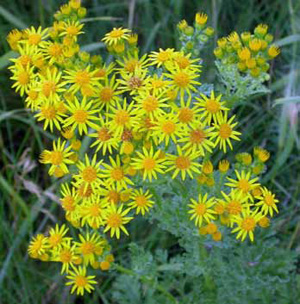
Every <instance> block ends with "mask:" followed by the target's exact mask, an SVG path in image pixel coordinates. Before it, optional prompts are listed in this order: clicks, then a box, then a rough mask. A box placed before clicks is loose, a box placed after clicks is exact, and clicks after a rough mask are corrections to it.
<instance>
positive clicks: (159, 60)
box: [149, 48, 174, 68]
mask: <svg viewBox="0 0 300 304" xmlns="http://www.w3.org/2000/svg"><path fill="white" fill-rule="evenodd" d="M173 54H174V49H169V48H168V49H166V50H163V49H161V48H160V49H159V52H151V54H150V55H149V58H150V60H151V61H152V64H155V65H156V66H157V67H158V68H159V67H160V66H161V65H163V64H165V63H166V62H168V61H170V60H171V59H172V57H173Z"/></svg>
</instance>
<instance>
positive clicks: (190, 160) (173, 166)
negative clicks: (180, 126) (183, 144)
mask: <svg viewBox="0 0 300 304" xmlns="http://www.w3.org/2000/svg"><path fill="white" fill-rule="evenodd" d="M177 153H178V154H177V155H171V154H168V155H167V156H166V161H165V162H164V164H165V165H167V166H170V167H169V168H168V169H167V170H166V172H169V171H174V173H173V175H172V178H173V179H174V178H175V177H176V176H177V175H178V174H179V173H181V178H182V180H185V178H186V174H188V175H189V176H190V178H192V179H193V172H194V173H197V174H200V170H199V168H200V167H201V165H200V164H199V163H198V162H195V161H194V160H195V159H197V158H198V157H199V154H198V153H193V152H190V151H185V152H182V150H181V148H180V146H177Z"/></svg>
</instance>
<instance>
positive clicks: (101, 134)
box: [7, 0, 277, 294]
mask: <svg viewBox="0 0 300 304" xmlns="http://www.w3.org/2000/svg"><path fill="white" fill-rule="evenodd" d="M85 14H86V10H85V9H84V8H83V7H81V4H80V1H78V0H71V1H70V2H69V3H68V4H66V5H63V6H62V7H61V8H60V11H58V12H57V13H56V14H55V19H56V21H55V22H54V23H53V25H52V27H50V28H46V29H42V28H41V27H39V28H38V29H35V28H34V27H31V28H29V29H25V30H23V31H18V30H13V31H12V32H11V33H10V34H9V35H8V38H7V40H8V42H9V44H10V46H11V48H12V49H13V50H15V51H16V52H18V54H19V56H18V57H17V58H15V59H12V60H11V61H12V62H13V65H12V66H11V67H10V71H11V72H12V77H11V79H12V80H13V81H14V84H13V88H15V90H16V92H18V93H19V94H20V96H24V98H25V106H26V107H27V108H28V109H30V110H31V111H32V112H33V113H35V114H34V115H35V117H36V118H37V121H38V122H40V123H41V124H43V127H44V129H45V130H50V132H52V133H54V134H55V135H57V137H58V139H57V140H54V141H53V143H52V145H51V147H49V148H48V149H46V150H44V151H43V152H42V153H41V156H40V162H41V163H43V164H46V165H47V166H48V168H49V175H51V176H53V177H56V178H63V177H64V178H63V181H64V182H63V183H62V184H61V191H60V193H61V196H60V201H61V207H62V208H63V209H64V211H65V217H66V220H67V221H68V222H69V224H70V225H72V226H73V227H74V228H76V229H77V230H79V232H78V235H77V236H74V237H70V236H66V234H67V232H68V228H66V226H65V225H62V226H61V227H59V226H56V227H55V228H51V229H50V230H49V232H48V233H47V235H42V234H38V235H37V236H36V237H34V238H33V239H32V241H31V243H30V245H29V249H28V251H29V254H30V256H31V257H33V258H38V259H40V260H43V261H57V262H60V263H61V265H62V273H65V274H66V276H67V279H69V282H68V283H67V285H73V288H72V290H71V291H72V292H74V291H77V293H78V294H83V293H84V291H85V290H86V291H88V292H90V291H91V290H92V289H93V286H92V285H94V284H96V283H97V282H96V281H95V280H94V278H95V276H90V275H88V274H87V269H88V266H91V267H92V268H94V269H102V270H107V269H109V267H110V263H111V262H113V256H112V255H111V254H110V246H109V245H108V242H107V240H106V237H105V234H106V233H108V234H109V236H110V237H111V238H113V237H116V238H117V239H119V238H120V236H121V234H125V235H128V230H127V227H128V226H127V225H128V224H129V223H130V222H131V221H132V220H133V219H134V217H135V216H138V215H142V216H144V215H145V214H146V213H148V212H149V211H150V209H151V208H153V207H155V201H154V200H153V197H154V195H153V188H151V183H152V181H154V180H157V179H161V180H162V181H167V180H168V179H170V180H172V179H178V180H181V181H184V182H189V181H194V182H195V183H196V184H197V185H198V186H199V187H198V189H199V193H200V194H199V197H198V200H197V201H196V200H195V199H191V201H192V204H191V205H189V207H190V211H189V213H191V214H192V215H191V220H195V224H196V225H197V226H198V227H199V228H200V233H201V234H212V235H213V239H214V240H216V241H219V240H221V238H222V235H221V232H220V231H219V230H218V226H217V223H221V224H222V225H225V226H226V225H228V226H229V227H230V228H231V229H233V232H238V235H237V237H238V238H239V237H241V238H242V239H243V240H244V239H245V237H246V236H247V234H249V237H250V239H251V240H253V231H254V229H255V226H256V224H257V223H259V225H260V226H262V227H266V226H268V222H269V220H268V218H267V216H268V215H270V216H272V215H273V210H275V211H276V212H277V207H276V205H275V204H276V203H277V200H276V199H275V198H274V195H273V194H272V193H271V192H270V191H269V190H267V189H266V188H264V187H261V186H260V185H259V183H258V177H256V175H257V174H259V173H260V172H261V171H262V170H263V168H264V165H263V163H264V162H265V161H266V160H267V159H268V157H269V156H268V153H267V152H266V151H265V150H263V149H260V148H257V149H256V150H255V153H254V158H255V161H252V156H251V155H250V156H249V155H247V154H246V153H244V154H240V155H238V161H239V164H238V165H237V167H236V171H235V172H236V173H235V174H236V177H235V178H230V177H229V173H232V171H230V170H229V162H228V161H226V160H223V161H221V162H220V163H219V169H218V170H217V171H215V172H214V170H213V165H212V162H211V161H210V159H211V157H212V155H213V153H214V152H215V151H217V150H221V151H223V152H225V153H226V152H227V151H228V149H233V142H234V141H237V140H240V138H239V137H240V135H241V133H240V132H238V131H237V130H236V128H237V122H236V120H235V116H231V115H230V114H229V111H230V108H229V107H228V105H227V102H226V100H223V98H222V95H221V94H216V93H215V92H214V91H213V90H212V91H211V92H209V94H204V92H202V91H201V84H200V82H199V77H200V73H201V65H200V61H199V58H194V57H193V56H192V54H191V53H189V52H187V50H185V49H183V50H181V51H176V50H175V49H173V48H168V49H159V50H158V51H157V52H152V53H151V54H145V55H142V56H141V55H140V54H139V49H138V47H137V40H138V36H137V35H136V34H134V33H132V31H131V30H128V29H124V28H121V27H120V28H114V29H113V30H112V31H110V32H109V33H107V34H106V35H105V37H104V38H103V39H102V40H103V42H104V43H105V44H106V46H107V50H108V52H109V53H110V54H111V55H113V56H114V60H113V61H112V62H110V63H104V62H103V59H102V57H101V56H100V55H91V54H89V53H87V52H83V51H81V50H80V46H79V44H78V36H79V35H80V34H82V33H83V26H84V25H83V23H82V22H80V20H81V19H82V18H83V17H84V16H85ZM206 20H207V16H206V15H205V14H202V13H198V14H197V15H196V30H197V31H201V30H203V28H204V27H205V24H206ZM183 23H184V22H181V25H180V29H181V30H184V29H185V31H187V29H188V28H186V26H185V25H184V24H183ZM206 32H207V34H209V35H211V33H212V30H209V29H208V28H206ZM186 34H187V33H186ZM209 35H208V36H209ZM251 39H252V38H251ZM238 166H239V167H238ZM227 173H228V176H227ZM163 176H165V177H167V178H163ZM254 176H255V177H254ZM225 178H226V179H225ZM215 184H216V185H218V189H219V191H211V189H212V187H213V186H214V185H215ZM221 189H223V190H224V191H225V189H230V192H229V193H227V194H226V193H225V192H223V191H221ZM186 203H188V202H186ZM187 216H188V214H187Z"/></svg>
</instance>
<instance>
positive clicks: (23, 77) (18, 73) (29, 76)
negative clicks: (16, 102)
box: [10, 64, 35, 96]
mask: <svg viewBox="0 0 300 304" xmlns="http://www.w3.org/2000/svg"><path fill="white" fill-rule="evenodd" d="M10 70H11V72H12V73H13V76H12V77H10V79H11V80H14V81H15V82H14V84H13V85H12V86H11V87H12V88H15V90H16V92H20V96H23V95H24V94H25V93H27V92H28V91H29V88H30V86H31V84H32V81H33V79H34V77H35V75H34V67H33V66H30V65H29V64H27V65H26V66H25V67H24V66H23V65H21V64H15V65H14V66H12V67H11V68H10Z"/></svg>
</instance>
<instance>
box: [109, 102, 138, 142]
mask: <svg viewBox="0 0 300 304" xmlns="http://www.w3.org/2000/svg"><path fill="white" fill-rule="evenodd" d="M133 106H134V103H133V102H131V103H130V104H127V100H126V99H125V98H124V101H123V106H122V105H121V104H120V103H118V104H117V106H116V108H112V109H111V110H112V113H106V116H107V117H108V118H110V119H111V123H112V125H113V132H114V135H115V136H116V137H121V135H122V133H123V132H124V130H125V129H131V128H132V127H134V126H135V125H136V124H137V122H138V120H137V117H136V115H135V113H134V112H133Z"/></svg>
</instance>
